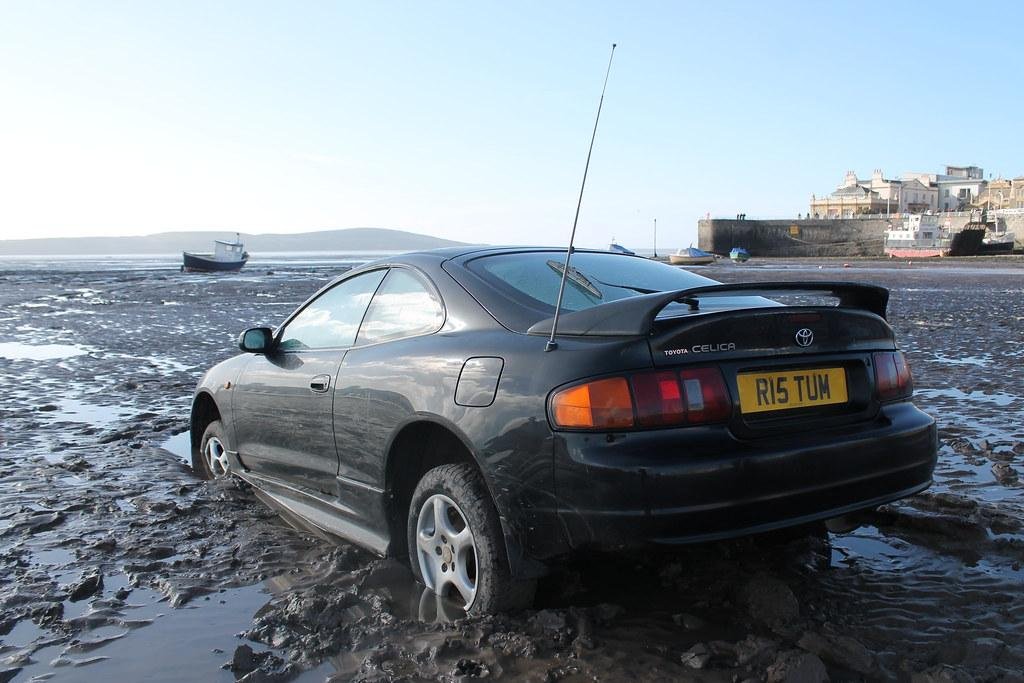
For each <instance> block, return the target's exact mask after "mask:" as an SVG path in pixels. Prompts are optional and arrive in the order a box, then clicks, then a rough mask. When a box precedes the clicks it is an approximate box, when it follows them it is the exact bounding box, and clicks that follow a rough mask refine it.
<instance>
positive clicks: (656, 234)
mask: <svg viewBox="0 0 1024 683" xmlns="http://www.w3.org/2000/svg"><path fill="white" fill-rule="evenodd" d="M654 258H658V219H657V218H655V219H654Z"/></svg>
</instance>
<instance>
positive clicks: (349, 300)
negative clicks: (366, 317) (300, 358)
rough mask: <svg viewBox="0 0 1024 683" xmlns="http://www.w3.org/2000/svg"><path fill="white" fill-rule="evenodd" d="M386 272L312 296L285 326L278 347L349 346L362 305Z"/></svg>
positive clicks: (357, 279) (366, 274) (358, 278)
mask: <svg viewBox="0 0 1024 683" xmlns="http://www.w3.org/2000/svg"><path fill="white" fill-rule="evenodd" d="M386 272H387V271H386V270H375V271H373V272H370V273H364V274H362V275H357V276H355V277H354V278H352V279H350V280H345V281H344V282H341V283H339V284H337V285H335V286H334V287H331V288H330V289H329V290H327V291H326V292H324V293H323V294H321V295H320V296H318V297H317V298H315V299H313V301H311V302H310V303H309V305H308V306H306V307H305V308H304V309H302V311H301V312H300V313H299V314H298V315H297V316H295V317H294V318H292V320H291V322H290V323H288V325H286V326H285V328H284V331H283V332H282V333H281V341H280V344H279V348H281V349H284V350H286V351H288V350H292V351H294V350H300V349H326V348H333V347H337V346H352V344H353V343H355V339H356V332H357V331H358V330H359V323H360V321H361V320H362V319H363V313H365V312H366V306H367V304H369V303H370V298H371V297H372V296H373V293H374V291H376V289H377V287H378V286H379V285H380V282H381V280H383V279H384V274H385V273H386Z"/></svg>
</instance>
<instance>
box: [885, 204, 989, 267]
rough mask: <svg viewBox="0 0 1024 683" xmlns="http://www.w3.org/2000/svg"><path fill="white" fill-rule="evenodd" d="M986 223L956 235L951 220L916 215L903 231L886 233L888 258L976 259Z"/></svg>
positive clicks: (901, 227) (908, 220)
mask: <svg viewBox="0 0 1024 683" xmlns="http://www.w3.org/2000/svg"><path fill="white" fill-rule="evenodd" d="M984 236H985V229H984V225H983V224H975V223H968V224H967V225H966V226H964V227H963V229H961V230H958V231H957V232H953V231H952V230H951V229H950V227H949V220H948V219H947V220H946V221H945V222H943V220H942V218H941V217H940V216H935V215H931V214H913V215H911V216H908V217H907V219H906V220H904V221H903V223H902V225H901V226H900V227H899V228H889V229H888V230H886V231H885V246H884V251H885V255H886V256H888V257H890V258H934V257H936V256H972V255H974V254H977V253H978V251H979V250H980V248H981V240H982V238H983V237H984Z"/></svg>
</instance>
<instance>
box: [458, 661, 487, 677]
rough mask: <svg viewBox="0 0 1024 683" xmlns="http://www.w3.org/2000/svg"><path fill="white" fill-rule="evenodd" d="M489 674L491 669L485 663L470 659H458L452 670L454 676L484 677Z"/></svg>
mask: <svg viewBox="0 0 1024 683" xmlns="http://www.w3.org/2000/svg"><path fill="white" fill-rule="evenodd" d="M490 674H491V670H490V669H488V668H487V665H486V664H483V663H481V662H477V661H474V660H472V659H460V660H459V661H458V663H457V664H456V665H455V668H454V669H453V670H452V676H454V677H455V678H486V677H487V676H489V675H490Z"/></svg>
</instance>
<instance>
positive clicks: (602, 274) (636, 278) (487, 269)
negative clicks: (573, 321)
mask: <svg viewBox="0 0 1024 683" xmlns="http://www.w3.org/2000/svg"><path fill="white" fill-rule="evenodd" d="M569 263H570V267H569V273H568V275H567V277H566V282H565V296H564V298H563V302H562V308H563V310H567V311H579V310H582V309H584V308H590V307H591V306H598V305H600V304H605V303H608V302H609V301H615V300H617V299H623V298H626V297H631V296H637V295H638V294H646V293H650V292H665V291H672V290H676V289H687V288H690V287H702V286H705V285H713V284H717V283H716V282H715V281H714V280H711V279H709V278H706V277H702V276H700V275H695V274H693V273H690V272H688V271H685V270H682V269H681V268H677V267H674V266H669V265H666V264H664V263H658V262H656V261H651V260H649V259H644V258H636V257H632V256H622V255H619V254H607V253H589V252H576V253H574V254H573V255H572V259H571V260H570V262H569ZM467 267H468V268H469V269H470V270H471V271H472V272H474V273H476V274H477V275H479V276H480V277H482V278H483V279H484V280H485V281H487V282H488V283H490V284H491V285H492V286H494V287H495V288H496V289H498V290H499V291H501V292H502V293H503V294H505V295H506V296H507V297H509V298H512V299H513V300H515V301H516V302H517V303H520V304H522V305H525V306H529V307H531V308H535V309H538V310H539V311H544V312H546V313H553V312H554V308H555V302H556V301H557V300H558V287H559V284H560V282H561V279H562V271H563V269H564V268H565V252H550V251H549V252H526V253H518V254H496V255H493V256H483V257H480V258H477V259H474V260H472V261H470V262H469V263H468V264H467Z"/></svg>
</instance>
